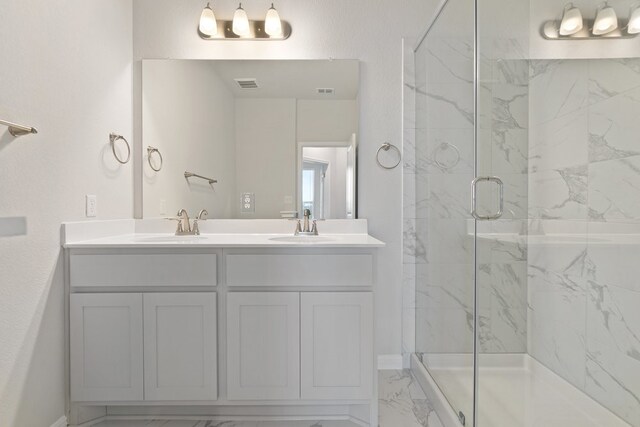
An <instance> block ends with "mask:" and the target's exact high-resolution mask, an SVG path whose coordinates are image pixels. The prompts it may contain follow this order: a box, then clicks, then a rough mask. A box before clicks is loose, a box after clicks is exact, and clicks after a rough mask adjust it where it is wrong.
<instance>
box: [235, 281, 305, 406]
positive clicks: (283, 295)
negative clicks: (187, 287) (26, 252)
mask: <svg viewBox="0 0 640 427" xmlns="http://www.w3.org/2000/svg"><path fill="white" fill-rule="evenodd" d="M299 310H300V295H299V294H298V293H297V292H257V293H254V292H231V293H229V294H227V388H228V395H229V399H230V400H251V399H260V400H273V399H298V398H299V397H300V370H299V367H300V335H299V333H300V315H299Z"/></svg>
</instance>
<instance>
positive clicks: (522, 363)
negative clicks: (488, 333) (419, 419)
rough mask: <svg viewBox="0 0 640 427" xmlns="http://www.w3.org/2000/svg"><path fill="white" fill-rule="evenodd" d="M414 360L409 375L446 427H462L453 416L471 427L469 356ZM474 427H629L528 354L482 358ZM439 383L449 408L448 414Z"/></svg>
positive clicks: (442, 356) (471, 379)
mask: <svg viewBox="0 0 640 427" xmlns="http://www.w3.org/2000/svg"><path fill="white" fill-rule="evenodd" d="M423 360H425V362H426V363H427V365H428V366H429V371H427V369H426V368H425V367H424V365H423V364H422V362H420V360H419V359H418V357H417V356H416V355H415V354H414V355H412V357H411V370H412V371H413V372H414V375H415V376H416V378H417V379H418V382H419V383H420V385H421V386H422V388H423V389H424V391H425V394H426V395H427V397H428V398H429V399H430V400H431V401H432V404H433V406H434V408H435V409H436V412H437V413H438V416H439V417H440V419H441V420H442V422H443V424H444V426H445V427H460V425H461V424H460V422H459V421H458V416H457V412H458V411H462V412H463V413H464V414H465V415H466V419H467V422H466V427H470V426H471V418H472V415H471V414H472V413H473V409H472V405H473V389H472V387H473V386H472V384H473V369H472V368H471V365H472V364H471V356H470V355H426V354H425V355H423ZM480 365H481V368H480V371H479V387H478V392H479V399H478V407H479V417H478V418H479V419H478V421H479V422H478V424H477V425H478V427H534V426H536V427H537V426H545V427H577V426H580V427H603V426H607V427H629V424H627V423H626V422H625V421H623V420H622V419H620V418H618V417H617V416H616V415H615V414H613V413H612V412H610V411H609V410H608V409H606V408H605V407H603V406H602V405H600V404H599V403H598V402H596V401H595V400H593V399H592V398H591V397H589V396H588V395H586V394H585V393H583V392H582V391H580V390H579V389H578V388H576V387H574V386H573V385H571V384H570V383H569V382H567V381H566V380H564V379H563V378H561V377H560V376H558V375H557V374H555V373H554V372H552V371H551V370H549V369H548V368H547V367H545V366H544V365H542V364H541V363H540V362H538V361H537V360H535V359H534V358H532V357H531V356H529V355H528V354H484V355H481V356H480ZM434 378H436V379H437V383H438V384H439V385H440V386H441V387H442V388H443V389H444V390H447V393H448V394H449V395H450V396H449V397H450V398H451V401H453V402H465V403H466V407H462V408H456V410H455V411H453V409H452V408H451V406H450V405H449V403H448V401H447V400H446V399H445V396H444V395H443V394H442V392H441V390H440V388H439V387H438V386H437V385H436V381H435V380H434Z"/></svg>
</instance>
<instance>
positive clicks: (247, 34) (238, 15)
mask: <svg viewBox="0 0 640 427" xmlns="http://www.w3.org/2000/svg"><path fill="white" fill-rule="evenodd" d="M198 35H199V36H200V38H202V39H204V40H243V41H247V40H256V41H257V40H262V41H278V40H286V39H288V38H289V36H290V35H291V25H290V24H289V23H288V22H287V21H283V20H281V19H280V14H279V13H278V11H277V10H276V8H275V6H274V5H273V3H271V7H270V8H269V10H267V14H266V16H265V19H264V21H251V20H249V17H248V16H247V12H246V11H245V10H244V9H243V7H242V3H240V4H239V5H238V8H237V9H236V11H235V13H234V14H233V19H232V20H224V19H223V20H220V21H218V20H217V19H216V15H215V14H214V12H213V9H212V8H211V5H210V3H207V5H206V6H205V7H204V9H203V10H202V13H201V14H200V22H199V24H198Z"/></svg>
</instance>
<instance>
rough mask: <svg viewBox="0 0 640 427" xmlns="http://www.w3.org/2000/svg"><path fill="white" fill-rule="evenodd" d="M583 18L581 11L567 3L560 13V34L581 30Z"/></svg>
mask: <svg viewBox="0 0 640 427" xmlns="http://www.w3.org/2000/svg"><path fill="white" fill-rule="evenodd" d="M582 26H583V20H582V12H580V9H578V8H577V7H574V6H573V5H572V4H569V5H567V8H565V10H564V15H562V22H561V23H560V35H561V36H570V35H572V34H576V33H577V32H579V31H580V30H582Z"/></svg>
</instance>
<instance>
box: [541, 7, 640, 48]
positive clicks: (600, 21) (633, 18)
mask: <svg viewBox="0 0 640 427" xmlns="http://www.w3.org/2000/svg"><path fill="white" fill-rule="evenodd" d="M622 24H624V22H622V21H620V20H619V19H618V15H617V14H616V11H615V10H614V9H613V7H611V6H610V5H609V4H608V3H607V2H605V3H602V4H601V5H600V6H599V7H598V9H597V10H596V16H595V18H594V19H584V18H583V17H582V12H581V11H580V9H578V8H577V7H575V6H574V5H573V4H572V3H568V4H567V5H566V6H565V7H564V13H563V14H562V19H561V20H560V21H548V22H546V23H545V24H544V26H543V29H542V35H543V36H544V37H545V38H546V39H549V40H595V39H622V38H631V37H635V36H637V35H638V33H640V3H639V4H636V5H635V6H634V7H632V8H631V12H630V14H629V20H628V21H627V23H626V25H622Z"/></svg>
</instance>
